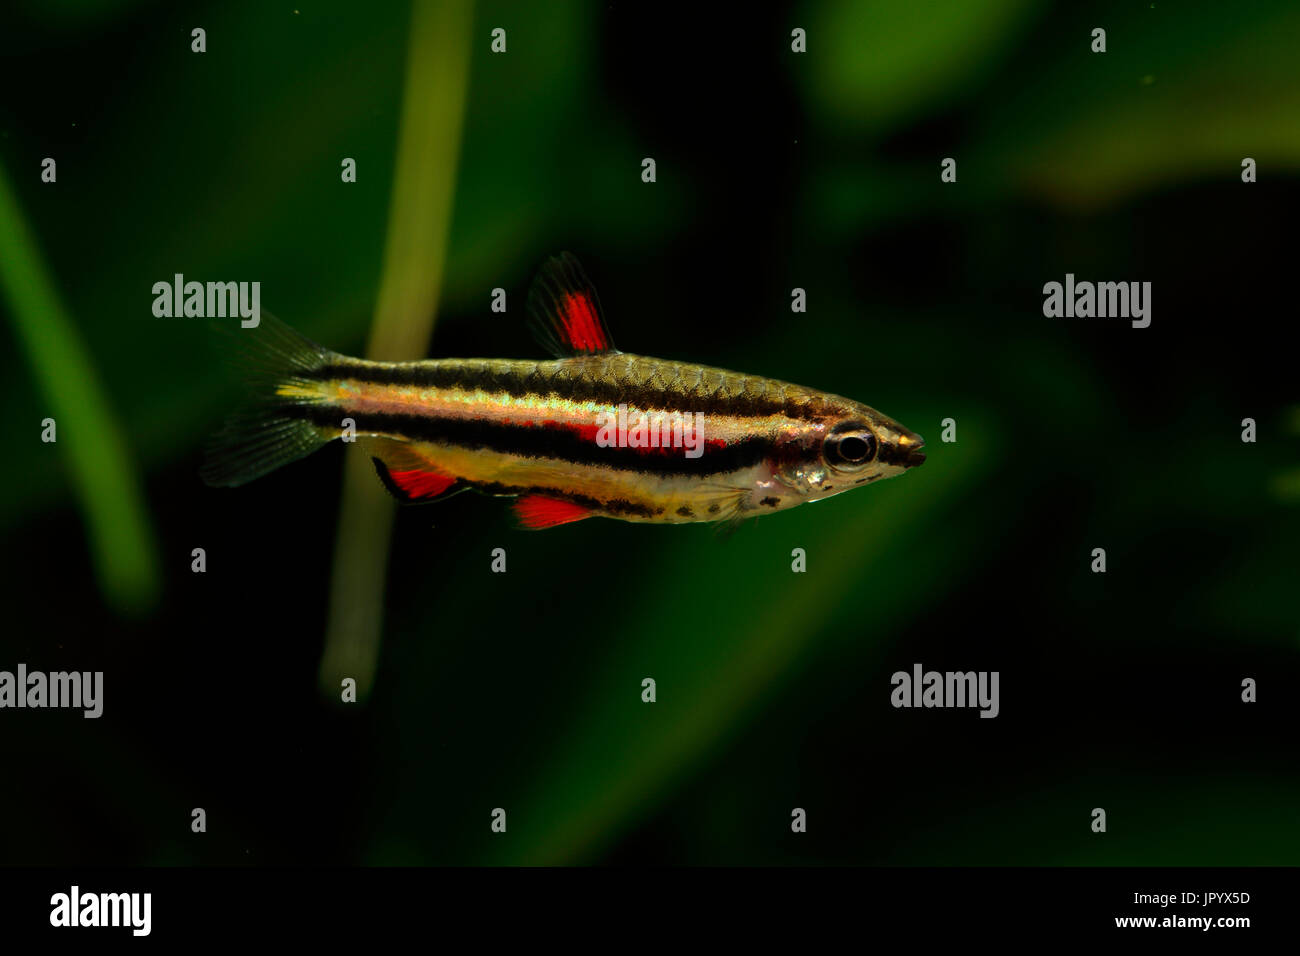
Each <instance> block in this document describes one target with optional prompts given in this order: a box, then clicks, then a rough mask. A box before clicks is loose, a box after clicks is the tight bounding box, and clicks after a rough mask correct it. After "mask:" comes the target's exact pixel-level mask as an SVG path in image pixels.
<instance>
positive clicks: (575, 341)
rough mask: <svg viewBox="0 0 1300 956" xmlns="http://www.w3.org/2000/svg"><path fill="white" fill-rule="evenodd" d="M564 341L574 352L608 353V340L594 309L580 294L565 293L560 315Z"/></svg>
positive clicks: (587, 299)
mask: <svg viewBox="0 0 1300 956" xmlns="http://www.w3.org/2000/svg"><path fill="white" fill-rule="evenodd" d="M560 320H561V321H562V322H564V333H565V340H566V341H567V342H568V344H569V347H570V348H571V349H573V350H574V351H575V352H608V351H609V339H608V338H606V336H605V329H604V328H603V327H602V326H601V324H600V318H599V316H597V315H596V307H595V306H594V305H592V303H591V300H590V299H589V298H587V296H586V295H585V294H584V293H582V292H567V293H565V295H564V308H563V311H562V312H561V313H560Z"/></svg>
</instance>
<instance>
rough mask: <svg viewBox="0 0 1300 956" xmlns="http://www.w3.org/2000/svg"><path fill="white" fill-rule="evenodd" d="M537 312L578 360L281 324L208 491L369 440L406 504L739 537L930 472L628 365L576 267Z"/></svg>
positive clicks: (797, 391) (780, 411)
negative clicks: (462, 353) (405, 344)
mask: <svg viewBox="0 0 1300 956" xmlns="http://www.w3.org/2000/svg"><path fill="white" fill-rule="evenodd" d="M529 311H530V313H531V316H532V319H533V323H534V328H535V330H536V331H537V332H538V335H539V338H540V339H541V340H542V342H543V343H544V344H546V345H547V346H548V347H549V348H550V349H551V350H552V352H553V353H555V354H557V355H561V356H562V357H559V358H556V359H553V360H550V361H529V360H513V359H437V360H428V361H420V362H377V361H369V360H364V359H354V358H348V357H346V356H343V355H339V354H338V353H335V352H330V351H328V350H326V349H323V348H321V347H320V346H318V345H316V344H315V343H312V342H309V341H308V340H306V339H304V338H302V337H301V336H298V335H297V333H295V332H293V331H292V330H290V329H288V328H287V327H286V326H283V325H282V324H280V323H276V322H274V320H272V321H271V322H270V323H268V322H267V321H265V320H264V321H263V323H262V325H261V326H259V328H258V329H250V330H248V332H247V333H242V334H261V335H263V336H264V338H265V341H264V342H263V343H261V345H262V346H263V348H262V351H263V352H264V353H265V354H268V355H269V356H271V358H272V361H271V363H270V368H269V371H270V374H269V377H268V381H267V386H268V389H269V392H268V395H267V398H266V401H265V402H264V403H263V405H262V406H261V407H260V408H258V409H254V410H253V411H252V412H251V413H250V414H246V415H244V416H242V417H240V418H237V419H236V420H234V421H232V422H231V423H230V424H229V425H228V426H227V429H226V431H225V432H224V433H223V435H222V436H221V437H220V438H219V440H218V442H217V444H216V446H215V448H214V450H213V452H212V454H211V455H210V457H209V460H208V463H207V465H206V466H205V470H204V477H205V478H206V479H207V480H208V481H209V482H210V483H212V484H217V485H236V484H242V483H243V482H244V481H247V480H251V479H252V478H254V477H257V476H258V475H260V474H263V473H265V472H267V471H270V470H272V469H273V468H275V467H278V466H279V465H280V464H283V463H285V462H286V461H289V460H292V459H294V458H298V457H302V455H304V454H307V453H308V452H310V451H311V450H313V449H314V448H315V447H319V446H320V445H322V444H324V443H326V442H328V441H330V440H333V439H335V438H340V437H344V438H351V437H355V439H356V440H357V443H358V444H360V445H362V447H363V448H364V449H365V450H366V451H367V453H369V454H370V455H371V457H372V458H373V459H374V461H375V465H376V469H377V471H378V472H379V476H380V478H381V480H383V482H384V484H385V486H386V487H387V488H388V489H389V491H390V492H392V493H393V494H394V495H395V496H397V497H398V498H399V499H401V500H403V501H411V502H415V501H430V500H436V499H440V498H444V497H446V496H447V495H449V494H453V493H455V492H456V491H460V490H463V489H465V488H473V489H476V490H478V491H480V492H484V493H487V494H493V495H509V496H515V497H517V499H518V500H517V503H516V511H517V513H518V516H519V518H520V520H521V523H522V524H523V525H524V526H526V527H550V526H553V525H556V524H564V523H567V522H570V521H576V520H580V519H582V518H587V517H593V516H604V517H611V518H619V519H622V520H625V521H637V522H654V523H662V524H680V523H686V522H699V521H732V522H734V521H738V520H741V519H743V518H745V517H748V516H751V515H758V514H766V513H770V512H774V511H780V510H783V509H787V508H791V507H794V506H795V505H798V504H801V503H803V502H807V501H817V500H820V499H822V498H826V497H830V496H832V495H835V494H839V493H841V492H843V491H847V490H848V489H850V488H854V487H858V486H860V485H865V484H869V483H871V482H874V481H877V480H879V479H881V478H888V477H892V476H894V475H897V474H901V473H902V472H903V471H905V470H907V469H908V468H911V467H914V466H915V465H917V464H920V463H921V462H922V461H924V455H923V454H922V453H921V448H922V446H923V445H924V441H923V440H922V439H921V438H920V436H918V435H916V434H914V433H912V432H911V431H909V430H907V429H906V428H904V427H903V426H902V425H900V424H899V423H897V422H895V421H893V420H892V419H889V418H887V417H886V416H884V415H882V414H881V413H879V412H877V411H876V410H875V409H872V408H870V407H868V406H866V405H863V404H861V403H858V402H855V401H852V400H850V399H846V398H842V397H840V396H837V395H831V394H828V393H825V392H819V391H816V390H813V389H810V388H805V387H803V386H799V385H793V384H790V383H787V382H781V381H777V380H774V379H769V378H764V377H760V376H755V375H745V374H742V373H738V372H731V371H726V370H724V369H716V368H710V367H706V366H701V365H695V364H690V363H685V362H675V361H669V360H664V359H658V358H650V357H646V356H640V355H631V354H626V353H623V352H619V351H618V350H616V349H615V348H614V347H613V343H612V340H611V339H610V337H609V333H608V330H607V328H606V326H605V323H604V319H603V317H602V315H601V312H600V306H599V301H598V299H597V298H596V295H595V290H594V289H593V288H591V285H590V283H589V282H587V281H586V278H585V276H584V275H583V274H582V271H581V269H580V267H579V266H578V265H577V263H576V261H575V260H574V259H573V258H572V257H571V256H568V255H567V254H565V255H563V256H560V257H557V258H555V259H552V260H550V262H548V264H547V265H546V266H545V267H544V268H543V270H542V272H541V274H540V275H539V277H538V279H537V281H536V283H535V284H534V288H533V291H532V293H531V294H530V296H529ZM264 364H265V363H264Z"/></svg>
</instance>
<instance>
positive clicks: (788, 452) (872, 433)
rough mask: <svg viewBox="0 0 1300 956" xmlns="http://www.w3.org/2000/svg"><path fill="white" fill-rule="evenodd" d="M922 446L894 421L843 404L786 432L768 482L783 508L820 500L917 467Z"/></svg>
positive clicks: (921, 458) (922, 457)
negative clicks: (770, 479) (778, 489)
mask: <svg viewBox="0 0 1300 956" xmlns="http://www.w3.org/2000/svg"><path fill="white" fill-rule="evenodd" d="M924 447H925V439H924V438H922V437H921V436H920V435H918V434H916V433H915V432H913V431H911V430H910V429H908V428H905V427H904V426H903V425H901V424H899V423H898V422H896V421H894V420H893V419H892V418H889V417H888V416H886V415H882V414H881V413H880V412H878V411H876V410H875V409H874V408H870V407H868V406H866V405H861V404H859V403H857V402H849V401H847V400H842V401H841V402H839V403H837V405H836V407H835V408H834V411H833V412H832V413H831V414H828V415H826V416H824V417H821V418H819V419H818V420H816V421H813V422H809V423H807V424H806V425H804V426H803V427H802V428H800V429H798V430H797V431H796V432H793V433H789V434H787V436H786V438H785V441H784V442H782V443H781V450H780V452H779V454H778V455H777V456H776V458H775V459H774V460H773V462H772V470H771V478H772V484H773V485H774V486H778V487H779V488H780V490H781V494H780V495H779V498H780V499H781V506H783V507H789V506H790V505H793V504H797V503H801V502H805V501H820V500H822V499H823V498H830V497H832V496H834V495H838V494H840V493H841V492H844V491H848V490H849V489H850V488H857V487H859V486H862V485H867V484H871V483H872V482H875V481H879V480H880V479H882V478H893V477H894V476H895V475H901V474H902V473H903V472H905V471H907V470H908V469H910V468H915V467H916V466H917V465H919V464H921V463H922V462H924V461H925V454H924V452H923V451H922V449H923V448H924ZM764 493H765V494H767V495H772V494H774V492H773V491H772V490H770V489H769V490H766V491H765V492H764Z"/></svg>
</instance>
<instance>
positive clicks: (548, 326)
mask: <svg viewBox="0 0 1300 956" xmlns="http://www.w3.org/2000/svg"><path fill="white" fill-rule="evenodd" d="M528 316H529V321H530V322H531V324H532V327H533V333H534V334H535V335H536V336H537V340H538V341H539V342H540V343H541V344H542V346H543V347H544V348H545V349H546V350H547V351H548V352H550V353H551V354H552V355H554V356H556V357H557V358H568V357H570V356H574V355H602V354H605V353H607V352H617V351H618V349H616V348H615V347H614V340H613V339H612V338H611V337H610V334H609V328H608V327H607V326H606V325H605V317H604V315H603V313H602V312H601V309H600V299H599V297H598V296H597V295H596V289H595V287H593V286H592V284H591V281H590V280H589V279H588V278H587V276H586V274H585V273H584V272H583V271H582V266H580V265H578V260H577V259H575V258H574V257H573V256H572V255H570V254H569V253H567V252H562V253H560V254H559V255H558V256H552V257H551V258H550V259H547V260H546V262H545V263H543V265H542V268H541V269H540V270H539V271H538V273H537V278H536V279H534V280H533V286H532V288H531V289H529V291H528Z"/></svg>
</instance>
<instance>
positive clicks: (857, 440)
mask: <svg viewBox="0 0 1300 956" xmlns="http://www.w3.org/2000/svg"><path fill="white" fill-rule="evenodd" d="M876 447H877V446H876V436H875V435H873V434H871V432H869V431H856V432H850V433H848V434H843V435H831V436H830V437H829V438H827V439H826V460H827V461H828V462H830V463H831V464H832V465H849V466H853V465H865V464H867V462H869V461H871V460H872V459H874V458H875V457H876Z"/></svg>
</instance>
